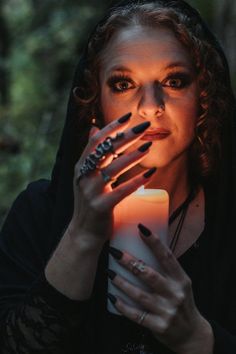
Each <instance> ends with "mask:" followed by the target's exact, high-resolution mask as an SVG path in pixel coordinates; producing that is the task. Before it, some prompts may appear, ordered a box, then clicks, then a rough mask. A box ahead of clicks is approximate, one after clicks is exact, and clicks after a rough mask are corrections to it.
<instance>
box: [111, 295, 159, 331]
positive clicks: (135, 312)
mask: <svg viewBox="0 0 236 354" xmlns="http://www.w3.org/2000/svg"><path fill="white" fill-rule="evenodd" d="M108 298H109V300H110V301H111V303H112V304H113V306H114V307H115V308H116V309H117V310H118V311H119V312H120V314H122V315H123V316H125V317H127V318H128V319H130V320H131V321H133V322H135V323H137V324H138V325H142V326H143V327H146V328H148V329H150V330H151V331H153V332H158V331H159V332H160V333H161V332H162V328H163V327H164V325H163V323H164V321H163V320H162V318H161V317H158V316H157V315H155V314H152V313H149V312H148V311H142V310H139V309H137V308H135V307H132V306H130V305H128V304H127V303H126V302H125V301H124V300H122V299H121V298H120V297H118V296H117V297H116V296H114V295H112V294H108Z"/></svg>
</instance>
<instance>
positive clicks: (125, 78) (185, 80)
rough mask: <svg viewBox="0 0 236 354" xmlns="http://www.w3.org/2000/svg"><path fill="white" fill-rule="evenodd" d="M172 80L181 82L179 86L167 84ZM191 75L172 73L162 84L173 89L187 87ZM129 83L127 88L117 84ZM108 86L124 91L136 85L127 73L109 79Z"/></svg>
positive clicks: (113, 89) (116, 90)
mask: <svg viewBox="0 0 236 354" xmlns="http://www.w3.org/2000/svg"><path fill="white" fill-rule="evenodd" d="M170 80H180V83H179V85H178V86H171V85H167V82H168V81H170ZM191 81H192V80H191V77H190V75H188V74H186V73H181V72H179V73H172V74H170V75H169V76H167V78H166V79H165V80H163V81H162V83H161V85H162V86H163V87H169V88H170V89H172V90H181V89H183V88H186V87H187V86H189V85H190V84H191ZM122 82H123V83H129V84H131V85H132V86H131V87H127V88H123V89H122V88H118V87H117V84H119V83H122ZM108 86H109V87H110V88H111V90H112V92H114V93H124V92H127V91H128V90H131V89H134V88H135V87H136V85H135V83H134V81H133V80H132V79H131V78H130V77H129V76H127V75H123V74H121V75H114V76H112V77H110V78H109V79H108Z"/></svg>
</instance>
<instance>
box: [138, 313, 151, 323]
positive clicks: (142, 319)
mask: <svg viewBox="0 0 236 354" xmlns="http://www.w3.org/2000/svg"><path fill="white" fill-rule="evenodd" d="M148 313H149V312H148V311H143V312H142V313H141V315H140V316H139V318H138V324H140V325H141V324H142V323H143V321H144V320H145V318H146V317H147V315H148Z"/></svg>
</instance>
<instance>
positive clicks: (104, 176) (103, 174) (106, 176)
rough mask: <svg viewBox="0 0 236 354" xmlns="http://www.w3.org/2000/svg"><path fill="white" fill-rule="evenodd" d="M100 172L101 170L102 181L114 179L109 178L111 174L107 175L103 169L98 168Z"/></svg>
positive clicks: (112, 179)
mask: <svg viewBox="0 0 236 354" xmlns="http://www.w3.org/2000/svg"><path fill="white" fill-rule="evenodd" d="M100 172H101V175H102V178H103V181H104V182H105V183H108V182H110V181H114V180H115V179H114V178H111V176H109V175H107V174H106V172H105V171H104V170H100Z"/></svg>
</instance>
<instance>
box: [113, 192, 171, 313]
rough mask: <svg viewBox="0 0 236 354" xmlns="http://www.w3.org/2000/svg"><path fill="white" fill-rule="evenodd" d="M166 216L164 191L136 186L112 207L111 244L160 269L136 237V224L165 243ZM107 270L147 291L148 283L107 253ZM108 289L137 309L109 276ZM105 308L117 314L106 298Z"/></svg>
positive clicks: (166, 196)
mask: <svg viewBox="0 0 236 354" xmlns="http://www.w3.org/2000/svg"><path fill="white" fill-rule="evenodd" d="M168 216H169V196H168V193H167V192H166V191H165V190H161V189H144V187H141V188H139V189H138V190H137V191H136V192H134V193H132V194H131V195H129V196H128V197H126V198H125V199H123V200H122V201H121V202H120V203H119V204H118V205H117V206H116V207H115V208H114V228H113V230H114V231H113V235H112V237H111V240H110V246H112V247H115V248H118V249H119V250H121V251H126V252H128V253H130V254H132V255H133V256H135V257H136V258H137V259H139V260H142V261H143V262H145V263H146V264H147V265H149V266H151V267H152V268H154V269H155V270H159V269H160V267H159V266H158V261H157V259H156V257H155V256H154V254H153V252H152V251H151V249H150V248H149V247H148V246H147V245H146V244H145V243H144V242H143V241H142V239H141V237H140V236H139V229H138V227H137V225H138V224H139V223H141V224H143V225H144V226H146V227H148V228H149V229H150V230H151V231H152V232H153V233H156V234H158V236H159V237H160V238H161V240H162V241H163V242H164V243H165V244H167V232H168ZM109 269H111V270H113V271H115V272H116V273H117V274H119V275H121V276H122V277H124V278H126V279H127V280H128V281H129V282H131V283H132V284H133V285H136V286H138V287H140V288H142V289H144V290H147V286H146V285H145V284H144V283H143V282H142V281H141V280H139V278H138V276H135V275H134V274H133V273H132V272H130V271H128V270H126V269H125V268H124V267H122V266H120V265H119V264H118V262H117V261H116V260H115V259H114V258H113V257H112V256H111V255H109ZM108 292H109V293H111V294H113V295H115V296H116V295H118V296H119V297H121V298H122V299H123V300H124V301H125V302H126V303H128V304H129V305H131V306H135V307H136V308H140V306H139V305H138V304H136V303H134V302H133V301H132V300H131V299H130V298H129V297H128V296H126V295H125V294H124V293H123V292H122V291H120V290H119V289H118V288H116V287H115V286H114V285H113V284H112V282H111V280H110V279H109V280H108ZM108 310H109V311H110V312H112V313H115V314H119V313H118V312H117V311H116V309H115V308H114V306H113V305H112V304H111V303H110V301H108Z"/></svg>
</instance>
